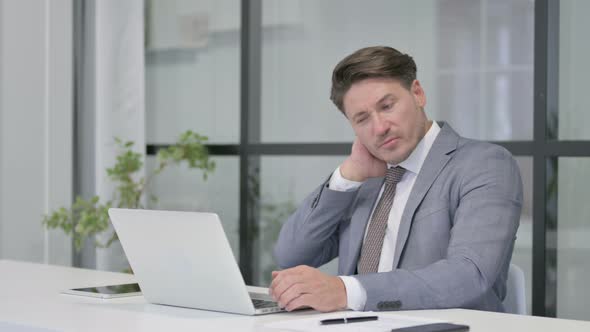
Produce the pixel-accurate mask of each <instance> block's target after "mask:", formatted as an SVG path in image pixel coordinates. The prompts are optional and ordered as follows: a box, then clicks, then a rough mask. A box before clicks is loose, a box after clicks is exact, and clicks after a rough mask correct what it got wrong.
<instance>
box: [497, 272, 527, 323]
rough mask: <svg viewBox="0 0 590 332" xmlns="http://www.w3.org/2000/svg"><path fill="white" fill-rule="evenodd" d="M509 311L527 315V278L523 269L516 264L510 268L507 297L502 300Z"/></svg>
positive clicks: (507, 280)
mask: <svg viewBox="0 0 590 332" xmlns="http://www.w3.org/2000/svg"><path fill="white" fill-rule="evenodd" d="M502 304H504V309H506V312H507V313H510V314H518V315H526V314H527V312H526V294H525V279H524V272H522V269H521V268H520V267H518V266H516V265H514V264H510V267H509V268H508V278H507V279H506V297H505V298H504V301H503V302H502Z"/></svg>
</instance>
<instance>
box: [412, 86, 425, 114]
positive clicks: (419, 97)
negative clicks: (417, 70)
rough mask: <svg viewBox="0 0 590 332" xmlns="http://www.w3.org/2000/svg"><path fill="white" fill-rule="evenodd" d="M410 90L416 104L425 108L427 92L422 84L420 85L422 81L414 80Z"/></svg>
mask: <svg viewBox="0 0 590 332" xmlns="http://www.w3.org/2000/svg"><path fill="white" fill-rule="evenodd" d="M410 92H411V93H412V95H413V96H414V100H415V101H416V105H418V106H419V107H421V108H424V106H426V94H425V93H424V89H422V85H420V81H418V80H414V82H412V87H411V89H410Z"/></svg>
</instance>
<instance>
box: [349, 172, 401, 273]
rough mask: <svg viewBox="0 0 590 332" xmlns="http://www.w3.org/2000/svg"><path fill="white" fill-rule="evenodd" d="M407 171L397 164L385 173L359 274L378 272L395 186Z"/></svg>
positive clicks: (362, 254) (363, 248) (363, 251)
mask: <svg viewBox="0 0 590 332" xmlns="http://www.w3.org/2000/svg"><path fill="white" fill-rule="evenodd" d="M405 172H406V169H405V168H403V167H400V166H397V167H393V168H389V169H388V170H387V173H386V174H385V188H384V189H383V193H382V194H381V198H380V199H379V202H378V203H377V207H376V208H375V211H374V212H373V216H372V217H371V221H370V223H369V229H368V230H367V236H366V237H365V242H363V247H362V248H361V257H360V258H359V263H358V266H357V268H358V273H359V274H364V273H375V272H377V269H378V267H379V259H380V258H381V248H382V247H383V238H384V237H385V230H386V229H387V220H388V219H389V211H390V210H391V205H392V204H393V197H394V196H395V187H396V186H397V184H398V182H399V181H400V180H401V179H402V176H403V175H404V173H405Z"/></svg>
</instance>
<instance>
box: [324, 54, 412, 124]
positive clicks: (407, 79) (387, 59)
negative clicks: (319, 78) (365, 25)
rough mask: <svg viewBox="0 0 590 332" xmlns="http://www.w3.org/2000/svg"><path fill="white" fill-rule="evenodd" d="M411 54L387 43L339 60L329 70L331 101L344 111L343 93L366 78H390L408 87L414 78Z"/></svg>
mask: <svg viewBox="0 0 590 332" xmlns="http://www.w3.org/2000/svg"><path fill="white" fill-rule="evenodd" d="M416 71H417V69H416V63H415V62H414V59H412V57H411V56H409V55H407V54H404V53H401V52H400V51H398V50H396V49H394V48H391V47H387V46H372V47H366V48H361V49H360V50H358V51H356V52H354V53H352V54H351V55H349V56H347V57H346V58H344V59H342V60H341V61H340V62H339V63H338V64H337V65H336V67H335V68H334V71H333V72H332V90H331V92H330V100H332V102H333V103H334V105H336V107H338V109H339V110H340V111H341V112H342V113H344V105H343V104H344V102H343V100H344V95H345V94H346V92H348V89H350V87H351V86H352V85H353V84H354V83H356V82H359V81H362V80H364V79H367V78H391V79H395V80H397V81H399V82H400V83H401V84H402V85H403V86H404V87H405V88H406V89H408V90H409V89H410V87H411V86H412V83H413V82H414V80H415V79H416Z"/></svg>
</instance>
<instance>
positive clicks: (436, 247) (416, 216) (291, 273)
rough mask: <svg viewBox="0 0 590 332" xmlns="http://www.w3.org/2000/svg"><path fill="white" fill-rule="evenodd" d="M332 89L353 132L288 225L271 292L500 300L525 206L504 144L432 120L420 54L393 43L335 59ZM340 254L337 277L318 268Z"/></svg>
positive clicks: (355, 298) (371, 306)
mask: <svg viewBox="0 0 590 332" xmlns="http://www.w3.org/2000/svg"><path fill="white" fill-rule="evenodd" d="M331 99H332V101H333V102H334V104H335V105H336V106H337V107H338V108H339V109H340V111H342V113H343V114H344V115H345V116H346V118H347V119H348V121H349V122H350V124H351V126H352V128H353V130H354V132H355V134H356V139H355V141H354V143H353V145H352V151H351V153H350V156H348V158H346V160H345V161H344V162H343V163H342V164H341V165H340V166H339V167H338V168H337V169H336V170H335V171H334V173H333V174H332V175H331V177H330V178H329V179H328V180H327V181H326V182H325V183H323V184H322V185H320V186H319V187H318V188H317V189H316V190H315V191H313V192H312V193H311V194H310V195H309V196H308V197H307V198H306V199H305V200H304V201H303V203H302V204H301V205H300V206H299V208H298V209H297V211H296V212H295V213H294V214H293V215H292V216H291V217H290V218H289V219H288V220H287V221H286V223H285V224H284V226H283V228H282V230H281V233H280V235H279V240H278V242H277V245H276V248H275V257H276V259H277V261H278V263H279V266H281V268H283V269H284V270H282V271H274V272H273V273H272V277H273V280H272V283H271V286H270V289H269V292H270V294H271V295H272V296H273V297H274V298H275V300H277V301H278V302H279V304H280V305H281V306H283V307H285V308H286V309H287V310H294V309H297V308H300V307H311V308H314V309H316V310H320V311H333V310H340V309H346V308H349V309H354V310H409V309H428V308H450V307H462V308H472V309H481V310H491V311H504V308H503V306H502V300H503V299H504V297H505V295H506V277H507V271H508V266H509V263H510V259H511V257H512V249H513V246H514V240H515V234H516V230H517V229H518V223H519V217H520V211H521V207H522V183H521V179H520V174H519V170H518V167H517V165H516V163H515V161H514V159H513V158H512V156H511V155H510V153H509V152H508V151H506V150H505V149H503V148H501V147H499V146H496V145H493V144H489V143H485V142H478V141H474V140H469V139H466V138H463V137H460V136H459V135H458V134H457V133H455V131H453V129H452V128H451V127H450V126H449V125H448V124H445V123H440V124H438V123H436V122H433V121H430V120H429V119H428V118H427V116H426V114H425V112H424V106H425V105H426V95H425V93H424V91H423V89H422V87H421V85H420V82H419V81H418V80H417V79H416V64H415V63H414V61H413V59H412V58H411V57H410V56H409V55H406V54H402V53H400V52H399V51H397V50H395V49H393V48H390V47H369V48H364V49H361V50H358V51H356V52H354V53H353V54H351V55H349V56H348V57H346V58H344V59H343V60H342V61H341V62H340V63H338V65H337V66H336V68H335V69H334V72H333V75H332V93H331ZM335 257H338V258H339V268H338V273H339V275H340V276H330V275H327V274H324V273H322V272H320V271H319V270H317V269H316V268H315V267H318V266H321V265H322V264H325V263H327V262H329V261H330V260H332V259H333V258H335Z"/></svg>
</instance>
